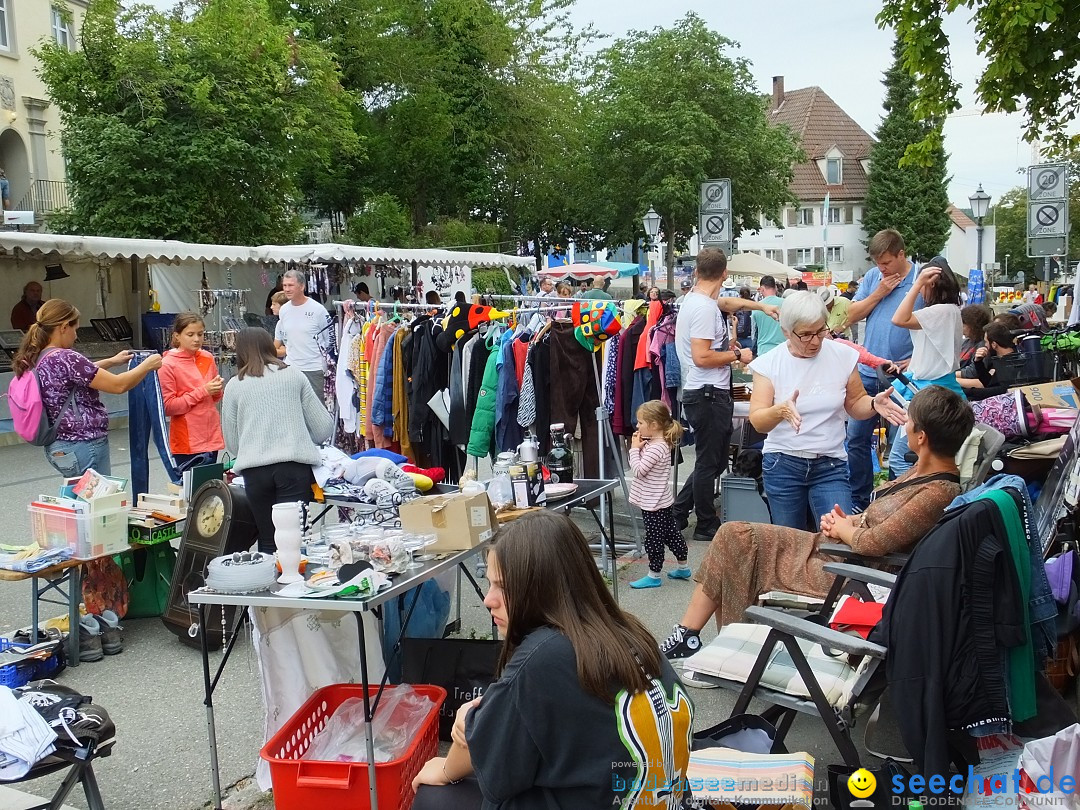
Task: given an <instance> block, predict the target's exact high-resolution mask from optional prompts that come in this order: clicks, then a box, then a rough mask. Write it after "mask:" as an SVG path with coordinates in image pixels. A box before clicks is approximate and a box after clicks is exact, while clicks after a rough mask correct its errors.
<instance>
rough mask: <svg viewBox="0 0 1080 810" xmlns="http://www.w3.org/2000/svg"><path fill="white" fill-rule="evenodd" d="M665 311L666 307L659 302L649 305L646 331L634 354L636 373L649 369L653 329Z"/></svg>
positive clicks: (652, 302) (642, 334)
mask: <svg viewBox="0 0 1080 810" xmlns="http://www.w3.org/2000/svg"><path fill="white" fill-rule="evenodd" d="M663 311H664V305H663V304H662V303H660V302H659V301H651V302H650V303H649V314H648V316H647V317H646V318H645V331H644V332H642V333H641V340H640V341H638V345H637V352H636V353H635V354H634V371H637V370H638V369H640V368H648V367H649V365H650V363H649V339H650V337H651V335H652V330H653V327H654V326H656V322H657V321H659V320H660V315H661V314H662V313H663Z"/></svg>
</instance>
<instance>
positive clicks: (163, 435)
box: [128, 353, 180, 498]
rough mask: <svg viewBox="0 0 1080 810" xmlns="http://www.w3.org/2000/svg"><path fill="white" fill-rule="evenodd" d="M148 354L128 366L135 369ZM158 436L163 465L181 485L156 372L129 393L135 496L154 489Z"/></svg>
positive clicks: (158, 446)
mask: <svg viewBox="0 0 1080 810" xmlns="http://www.w3.org/2000/svg"><path fill="white" fill-rule="evenodd" d="M144 357H145V354H139V353H136V354H135V356H134V357H132V358H131V361H130V363H129V365H128V368H135V366H137V365H138V364H139V363H141V362H142V360H143V358H144ZM151 434H153V436H154V444H156V445H157V450H158V455H159V456H161V463H162V464H164V465H165V472H166V473H167V474H168V476H169V480H170V481H172V482H173V483H174V484H179V483H180V473H179V472H177V470H176V461H175V460H174V459H173V456H172V452H171V451H170V450H169V426H168V424H167V423H166V421H165V405H164V403H163V402H162V399H161V383H160V382H159V381H158V376H157V372H156V371H151V372H150V373H149V374H147V375H146V376H145V377H143V379H142V381H141V382H140V383H139V384H138V385H136V386H135V387H134V388H132V389H131V390H130V391H128V441H129V443H130V452H131V494H132V496H133V497H135V498H138V497H139V493H142V492H148V491H149V487H150V456H149V444H150V436H151Z"/></svg>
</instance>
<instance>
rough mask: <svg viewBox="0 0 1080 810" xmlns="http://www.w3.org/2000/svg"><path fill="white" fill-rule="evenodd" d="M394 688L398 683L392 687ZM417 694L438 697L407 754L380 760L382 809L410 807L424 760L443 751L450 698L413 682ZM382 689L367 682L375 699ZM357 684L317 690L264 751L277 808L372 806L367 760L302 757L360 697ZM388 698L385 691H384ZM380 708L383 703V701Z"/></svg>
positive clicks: (442, 691)
mask: <svg viewBox="0 0 1080 810" xmlns="http://www.w3.org/2000/svg"><path fill="white" fill-rule="evenodd" d="M388 688H390V689H392V688H394V687H388ZM412 688H413V689H415V690H416V691H417V692H418V693H419V694H421V695H423V696H424V697H427V698H429V699H431V700H432V701H434V703H435V706H434V708H433V709H432V710H431V714H430V715H429V716H428V718H427V720H425V721H424V726H423V728H422V729H421V730H420V733H419V734H418V735H417V736H416V738H415V739H414V740H413V741H412V745H410V746H409V750H407V751H406V752H405V754H404V756H402V757H400V758H399V759H395V760H393V761H391V762H383V763H376V765H375V786H376V789H377V790H378V793H379V810H408V808H410V807H412V803H413V797H414V795H415V794H414V793H413V789H412V780H413V778H414V777H415V776H416V774H418V773H419V772H420V768H422V767H423V765H424V763H425V762H427V761H428V760H429V759H431V758H432V757H433V756H435V755H436V754H437V753H438V750H439V709H440V708H442V704H443V701H444V700H446V690H445V689H443V688H442V687H441V686H428V685H426V684H418V685H413V687H412ZM377 691H378V687H375V686H369V687H368V694H369V695H371V696H372V697H374V695H375V693H376V692H377ZM363 696H364V689H363V687H362V686H358V685H356V684H345V683H341V684H335V685H333V686H326V687H323V688H322V689H319V690H318V691H316V692H315V694H313V695H312V696H311V697H310V698H308V700H307V702H306V703H304V705H303V706H301V707H300V708H299V709H297V711H296V714H294V715H293V716H292V717H291V718H289V720H288V722H287V723H285V725H283V726H282V727H281V728H280V729H279V730H278V732H277V734H275V735H274V736H273V737H271V738H270V741H269V742H268V743H267V744H266V745H264V746H263V749H262V751H261V752H260V755H261V756H262V758H263V759H265V760H266V761H267V762H268V763H269V764H270V778H271V780H272V781H273V783H274V807H276V808H277V810H311V808H313V807H317V808H319V810H362V808H370V807H371V802H370V800H369V795H368V766H367V763H366V762H325V761H320V760H311V759H301V757H302V756H303V755H304V752H305V751H307V749H308V747H309V746H310V745H311V742H312V740H314V739H315V735H316V734H318V733H319V732H320V731H322V729H323V728H325V726H326V724H327V723H328V722H329V720H330V718H331V717H332V716H333V714H334V712H335V711H337V708H338V706H340V705H341V704H342V703H344V702H345V701H346V700H348V699H349V698H362V697H363ZM383 697H384V699H385V697H386V695H385V694H384V695H383ZM380 707H381V702H380Z"/></svg>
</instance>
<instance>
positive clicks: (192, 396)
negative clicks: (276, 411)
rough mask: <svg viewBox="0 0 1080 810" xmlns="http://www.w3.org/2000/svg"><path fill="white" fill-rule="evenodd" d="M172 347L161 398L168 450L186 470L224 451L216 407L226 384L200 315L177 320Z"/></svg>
mask: <svg viewBox="0 0 1080 810" xmlns="http://www.w3.org/2000/svg"><path fill="white" fill-rule="evenodd" d="M172 331H173V334H172V345H173V348H172V349H171V350H170V351H167V352H166V353H165V356H164V357H163V358H162V360H161V371H160V372H159V373H158V379H159V380H160V381H161V399H162V401H163V403H164V405H165V415H166V416H168V417H169V449H170V450H171V451H172V454H173V458H174V459H175V460H176V465H177V467H178V468H180V469H185V468H186V467H187V466H189V465H190V464H191V462H192V461H193V460H195V459H196V458H199V459H203V460H205V461H206V462H207V463H213V462H215V461H217V454H218V452H219V451H220V450H222V449H223V448H224V447H225V438H224V437H223V436H222V434H221V417H219V416H218V411H217V403H218V401H219V400H220V399H221V393H222V390H223V389H224V388H225V382H224V380H222V379H221V376H220V375H219V374H218V367H217V363H216V362H214V355H212V354H210V352H208V351H206V350H205V349H203V347H202V346H203V337H204V335H205V332H206V325H205V324H204V322H203V319H202V317H201V316H200V315H198V314H196V313H194V312H181V313H180V314H179V315H177V316H176V320H175V321H174V322H173V330H172Z"/></svg>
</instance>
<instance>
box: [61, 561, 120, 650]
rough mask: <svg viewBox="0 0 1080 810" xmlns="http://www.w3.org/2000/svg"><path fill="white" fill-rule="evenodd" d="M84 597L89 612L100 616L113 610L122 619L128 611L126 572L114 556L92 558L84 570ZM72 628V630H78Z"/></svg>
mask: <svg viewBox="0 0 1080 810" xmlns="http://www.w3.org/2000/svg"><path fill="white" fill-rule="evenodd" d="M82 598H83V604H84V605H85V606H86V612H87V613H94V614H96V615H98V616H100V615H101V614H102V613H103V612H105V611H106V610H111V611H112V612H113V613H115V614H116V615H117V616H118V617H120V618H121V619H122V618H124V617H125V616H126V615H127V613H128V601H129V597H128V589H127V582H125V581H124V572H123V571H121V570H120V566H118V565H117V564H116V562H115V561H114V560H113V558H112V557H99V558H98V559H96V560H90V562H88V563H87V564H86V570H85V571H84V572H83V581H82ZM78 630H79V628H77V627H75V628H72V630H71V632H76V633H77V632H78Z"/></svg>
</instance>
